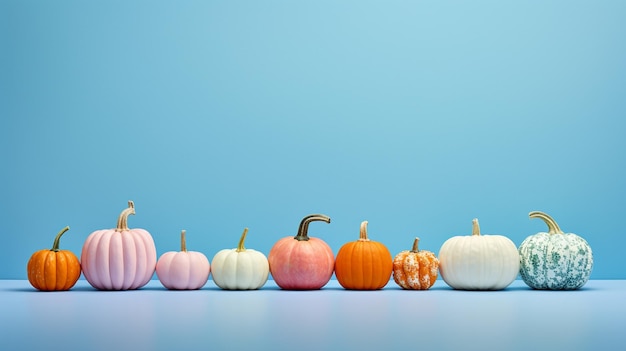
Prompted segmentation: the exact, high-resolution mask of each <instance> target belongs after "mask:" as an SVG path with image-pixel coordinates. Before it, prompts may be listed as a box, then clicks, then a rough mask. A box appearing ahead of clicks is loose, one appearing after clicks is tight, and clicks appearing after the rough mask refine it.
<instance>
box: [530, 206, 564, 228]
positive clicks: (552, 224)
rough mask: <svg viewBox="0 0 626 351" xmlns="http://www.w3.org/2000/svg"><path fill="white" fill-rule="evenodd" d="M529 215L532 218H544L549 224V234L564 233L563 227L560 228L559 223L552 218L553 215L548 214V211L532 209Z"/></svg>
mask: <svg viewBox="0 0 626 351" xmlns="http://www.w3.org/2000/svg"><path fill="white" fill-rule="evenodd" d="M528 216H529V217H530V218H540V219H541V220H543V221H544V222H545V223H546V225H547V226H548V234H563V231H562V230H561V228H559V225H558V224H556V221H555V220H554V219H552V217H550V216H548V215H547V214H546V213H543V212H541V211H532V212H531V213H529V214H528Z"/></svg>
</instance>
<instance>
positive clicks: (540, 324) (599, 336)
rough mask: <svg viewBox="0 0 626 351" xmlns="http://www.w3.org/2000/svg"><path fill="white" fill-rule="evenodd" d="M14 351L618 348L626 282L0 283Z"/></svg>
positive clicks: (4, 338) (624, 322) (0, 331)
mask: <svg viewBox="0 0 626 351" xmlns="http://www.w3.org/2000/svg"><path fill="white" fill-rule="evenodd" d="M0 321H1V328H0V335H1V339H0V342H2V346H3V347H2V349H5V347H6V349H7V350H116V351H121V350H186V349H191V348H202V349H211V350H254V349H262V350H265V349H267V350H298V351H300V350H343V349H345V350H400V349H414V350H423V349H424V348H428V349H430V350H592V349H598V350H600V349H601V350H621V349H623V347H624V345H626V281H625V280H591V281H589V282H588V283H587V284H586V285H585V286H584V287H583V288H582V289H581V290H577V291H537V290H531V289H530V288H528V287H527V286H526V285H525V284H524V283H523V282H522V281H519V280H518V281H515V282H514V283H513V284H512V285H511V286H509V287H508V288H507V289H505V290H501V291H457V290H453V289H451V288H450V287H448V286H447V285H446V284H445V283H444V282H443V281H441V280H438V281H437V283H436V284H435V285H434V286H433V287H432V288H431V289H430V290H428V291H407V290H402V289H400V288H399V287H397V285H395V283H394V282H393V281H390V283H389V284H388V285H387V286H386V287H385V288H384V289H382V290H378V291H348V290H344V289H343V288H341V286H340V285H339V284H338V283H337V281H334V280H332V281H330V282H329V283H328V285H326V286H325V287H324V288H323V289H321V290H316V291H285V290H281V289H279V288H278V287H277V286H276V285H275V283H274V282H273V281H268V282H267V284H266V285H265V286H264V287H263V288H262V289H260V290H255V291H224V290H220V289H219V288H217V287H216V286H215V285H214V284H213V282H212V281H209V282H207V284H206V285H205V287H204V288H203V289H201V290H196V291H169V290H166V289H165V288H163V286H162V285H161V284H160V282H159V281H158V280H153V281H151V282H150V283H149V284H148V285H146V286H145V287H143V288H142V289H139V290H134V291H97V290H95V289H93V288H92V287H91V286H90V285H89V284H88V283H87V282H86V281H85V280H80V281H78V283H77V285H76V286H75V287H74V288H73V289H72V290H70V291H65V292H39V291H36V290H34V289H33V288H32V287H31V286H30V284H29V283H28V281H26V280H0Z"/></svg>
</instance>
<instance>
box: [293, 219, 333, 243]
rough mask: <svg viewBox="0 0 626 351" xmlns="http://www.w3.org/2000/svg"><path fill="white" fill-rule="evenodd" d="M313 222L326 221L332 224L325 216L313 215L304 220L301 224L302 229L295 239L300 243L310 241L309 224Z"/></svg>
mask: <svg viewBox="0 0 626 351" xmlns="http://www.w3.org/2000/svg"><path fill="white" fill-rule="evenodd" d="M313 221H324V222H326V223H330V217H328V216H325V215H323V214H312V215H308V216H306V217H304V218H302V221H301V222H300V227H299V228H298V234H297V235H296V236H295V237H294V239H296V240H298V241H308V240H309V236H308V234H307V233H308V231H309V223H311V222H313Z"/></svg>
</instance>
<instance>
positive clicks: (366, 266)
mask: <svg viewBox="0 0 626 351" xmlns="http://www.w3.org/2000/svg"><path fill="white" fill-rule="evenodd" d="M367 223H368V222H367V221H363V222H361V229H360V231H359V240H357V241H353V242H349V243H346V244H344V245H343V246H342V247H341V248H340V249H339V252H337V258H336V259H335V276H336V277H337V281H338V282H339V284H340V285H341V286H342V287H344V288H345V289H350V290H378V289H382V288H383V287H385V285H387V283H389V280H390V277H391V273H392V270H393V258H392V257H391V253H390V252H389V249H387V247H386V246H385V245H384V244H382V243H380V242H377V241H372V240H370V239H369V238H368V236H367Z"/></svg>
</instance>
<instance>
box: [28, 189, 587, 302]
mask: <svg viewBox="0 0 626 351" xmlns="http://www.w3.org/2000/svg"><path fill="white" fill-rule="evenodd" d="M128 204H129V206H128V208H126V209H124V210H123V211H122V213H121V214H120V216H119V218H118V221H117V227H116V228H115V229H106V230H98V231H95V232H93V233H91V234H90V235H89V236H88V237H87V239H86V241H85V243H84V245H83V248H82V254H81V262H79V260H78V258H77V257H76V255H74V253H72V252H71V251H68V250H59V240H60V238H61V236H62V235H63V233H65V232H66V231H67V230H68V229H69V227H65V228H64V229H63V230H61V231H60V232H59V233H58V234H57V236H56V238H55V240H54V243H53V246H52V249H50V250H48V249H45V250H40V251H37V252H35V253H34V254H33V255H32V256H31V258H30V260H29V261H28V265H27V270H28V280H29V282H30V283H31V284H32V285H33V287H35V288H36V289H39V290H42V291H51V290H69V289H71V288H72V287H73V286H74V284H75V283H76V281H77V280H78V278H79V277H80V274H81V271H82V273H83V275H84V276H85V278H86V279H87V281H88V282H89V284H91V285H92V286H93V287H94V288H96V289H99V290H129V289H138V288H141V287H142V286H144V285H146V284H147V283H148V282H149V281H150V279H152V276H153V274H154V272H155V271H156V274H157V277H158V279H159V280H160V281H161V283H162V284H163V286H164V287H166V288H168V289H177V290H183V289H200V288H201V287H203V286H204V285H205V284H206V282H207V280H208V278H209V274H212V275H213V281H214V282H215V284H216V285H217V286H219V287H220V288H222V289H229V290H246V289H259V288H261V287H263V285H265V283H266V281H267V279H268V276H269V274H270V273H271V275H272V277H273V279H274V280H275V282H276V284H277V285H278V286H279V287H280V288H282V289H286V290H314V289H320V288H322V287H323V286H324V285H326V283H328V281H329V280H330V279H331V276H332V274H333V272H334V273H335V276H336V278H337V280H338V282H339V283H340V284H341V286H342V287H344V288H345V289H353V290H376V289H382V288H383V287H384V286H385V285H386V284H387V283H388V282H389V281H390V277H391V276H393V280H394V281H395V282H396V283H397V284H398V285H399V286H400V287H402V288H404V289H414V290H426V289H429V288H430V287H431V286H432V285H433V284H434V283H435V280H436V279H437V276H438V273H440V274H441V276H442V278H443V280H444V281H445V282H446V283H447V284H448V285H449V286H451V287H452V288H454V289H462V290H501V289H504V288H506V287H507V286H509V285H510V284H511V283H512V282H513V281H514V280H515V279H516V278H517V276H518V275H521V277H522V279H523V280H524V282H525V283H526V284H527V285H528V286H530V287H531V288H534V289H552V290H572V289H578V288H580V287H582V286H583V285H584V284H585V283H586V282H587V281H588V280H589V276H590V274H591V270H592V267H593V256H592V252H591V248H590V246H589V244H588V243H587V242H586V241H585V240H584V239H583V238H581V237H580V236H578V235H576V234H571V233H568V234H565V233H564V232H563V231H561V229H560V228H559V226H558V225H557V223H556V222H555V221H554V220H553V219H552V218H551V217H550V216H548V215H547V214H545V213H543V212H531V213H530V217H531V218H540V219H542V220H543V221H544V222H545V223H546V224H547V226H548V232H542V233H537V234H535V235H531V236H529V237H528V238H526V239H525V240H524V241H523V242H522V244H521V245H520V247H519V248H518V247H516V246H515V244H514V243H513V242H512V241H511V240H510V239H509V238H507V237H505V236H502V235H481V234H480V228H479V225H478V220H477V219H474V220H473V230H472V235H470V236H455V237H452V238H450V239H448V240H447V241H445V242H444V244H443V245H442V246H441V249H440V251H439V256H438V257H437V256H435V254H434V253H433V252H430V251H426V250H420V249H419V248H418V241H419V239H418V238H416V239H415V241H414V243H413V248H412V249H411V250H406V251H402V252H400V253H399V254H397V255H396V256H395V257H392V256H391V254H390V252H389V250H388V249H387V247H385V245H383V244H382V243H380V242H376V241H373V240H370V239H369V238H368V236H367V221H364V222H362V223H361V227H360V236H359V239H358V240H357V241H353V242H349V243H346V244H345V245H343V246H342V247H341V248H340V249H339V251H338V253H337V257H334V255H333V252H332V250H331V248H330V247H329V246H328V244H326V243H325V242H324V241H323V240H321V239H318V238H313V237H309V236H308V234H307V231H308V227H309V224H310V223H311V222H314V221H324V222H326V223H330V218H329V217H327V216H325V215H320V214H314V215H309V216H307V217H304V218H303V219H302V221H301V222H300V227H299V229H298V233H297V235H296V236H295V237H291V236H289V237H286V238H282V239H280V240H279V241H277V242H276V243H275V244H274V246H273V247H272V248H271V250H270V252H269V254H268V256H267V257H266V256H265V255H264V254H263V253H261V252H259V251H256V250H252V249H246V248H245V247H244V240H245V238H246V234H247V232H248V230H247V228H246V229H245V230H244V232H243V234H242V235H241V239H240V240H239V245H238V246H237V248H236V249H226V250H221V251H219V252H218V253H217V254H216V255H215V256H214V257H213V260H212V262H211V263H209V260H208V259H207V257H206V256H205V255H204V254H202V253H201V252H197V251H187V249H186V245H185V231H183V232H182V233H181V251H178V252H175V251H170V252H166V253H164V254H163V255H162V256H161V257H160V258H159V259H158V260H157V254H156V247H155V244H154V241H153V239H152V236H151V235H150V233H148V232H147V231H146V230H144V229H129V228H128V216H129V215H133V214H135V206H134V204H133V202H132V201H129V203H128Z"/></svg>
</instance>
